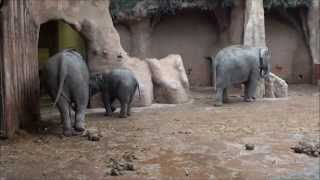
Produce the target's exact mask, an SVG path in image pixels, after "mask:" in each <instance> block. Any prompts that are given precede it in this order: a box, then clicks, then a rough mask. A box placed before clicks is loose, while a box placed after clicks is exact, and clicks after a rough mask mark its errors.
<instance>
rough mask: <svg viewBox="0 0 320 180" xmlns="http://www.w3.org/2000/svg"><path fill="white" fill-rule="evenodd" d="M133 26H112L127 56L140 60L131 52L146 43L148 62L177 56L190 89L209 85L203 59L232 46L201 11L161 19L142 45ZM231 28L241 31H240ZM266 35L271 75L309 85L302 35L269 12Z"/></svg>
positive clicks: (307, 55)
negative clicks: (136, 38) (180, 57)
mask: <svg viewBox="0 0 320 180" xmlns="http://www.w3.org/2000/svg"><path fill="white" fill-rule="evenodd" d="M211 13H212V12H211ZM239 16H240V15H239ZM232 20H233V19H232ZM134 23H138V22H129V23H127V22H122V23H117V24H116V25H115V27H116V29H117V30H118V32H119V35H120V39H121V44H122V46H123V48H124V49H125V50H126V51H127V52H128V53H129V54H130V55H134V56H139V55H137V54H135V53H134V52H133V49H134V48H135V46H141V44H137V43H147V42H143V41H149V43H147V44H149V47H147V52H146V56H147V57H149V58H153V57H155V58H163V57H165V56H167V55H168V54H180V55H181V56H182V59H183V63H184V66H185V69H186V72H187V74H188V78H189V82H190V85H191V86H210V85H212V82H211V78H210V77H211V76H210V71H211V67H210V64H209V62H208V61H207V60H205V59H204V56H208V55H215V54H216V53H217V51H218V50H219V49H221V48H223V47H225V46H227V45H230V44H231V42H232V41H231V40H230V39H231V37H230V36H229V35H228V34H227V36H229V37H223V36H225V35H226V34H222V33H220V32H219V27H218V24H217V22H216V20H215V18H214V16H212V15H210V12H204V11H200V10H199V11H198V10H183V11H180V12H178V13H177V14H176V15H174V16H163V17H161V19H160V21H159V22H157V24H156V25H155V26H154V27H150V28H151V34H150V36H149V39H143V40H142V41H141V40H140V41H133V36H134V32H132V24H134ZM233 23H235V22H233ZM232 28H237V29H239V31H241V28H242V27H232ZM233 31H234V29H233ZM265 32H266V35H265V37H266V43H267V46H268V47H269V48H270V49H271V52H272V60H271V64H272V72H274V74H276V75H278V76H280V77H281V78H283V79H284V80H286V81H287V82H289V83H311V82H312V58H311V56H310V52H309V49H308V44H307V43H306V41H305V39H304V34H303V31H302V30H299V29H297V28H294V27H293V26H292V25H290V23H289V22H287V20H285V19H283V18H280V17H278V16H277V14H276V13H272V12H271V13H266V15H265ZM147 33H149V32H145V34H147ZM140 58H143V57H140Z"/></svg>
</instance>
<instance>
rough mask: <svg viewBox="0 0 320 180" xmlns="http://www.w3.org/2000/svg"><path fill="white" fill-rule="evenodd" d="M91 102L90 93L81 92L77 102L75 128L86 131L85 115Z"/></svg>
mask: <svg viewBox="0 0 320 180" xmlns="http://www.w3.org/2000/svg"><path fill="white" fill-rule="evenodd" d="M88 102H89V94H80V95H79V98H78V99H77V102H76V108H75V116H76V118H75V126H74V127H75V130H76V131H80V132H82V131H84V130H85V116H86V109H87V104H88Z"/></svg>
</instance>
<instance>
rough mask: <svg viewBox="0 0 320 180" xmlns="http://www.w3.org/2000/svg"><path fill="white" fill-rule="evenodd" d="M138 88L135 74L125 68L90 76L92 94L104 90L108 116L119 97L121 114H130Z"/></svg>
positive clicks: (103, 98) (124, 116)
mask: <svg viewBox="0 0 320 180" xmlns="http://www.w3.org/2000/svg"><path fill="white" fill-rule="evenodd" d="M137 88H138V91H139V96H140V89H139V84H138V81H137V79H136V78H135V76H134V74H133V73H132V72H131V71H130V70H128V69H124V68H118V69H113V70H112V71H110V72H109V73H101V74H94V75H91V77H90V96H93V95H94V94H96V93H98V92H102V101H103V103H104V106H105V109H106V114H105V115H106V116H110V115H111V114H112V112H113V111H114V110H115V108H114V107H113V106H112V103H113V102H114V100H116V99H118V100H119V101H120V104H121V110H120V116H119V117H121V118H126V117H127V116H130V109H131V102H132V99H133V96H134V94H135V92H136V89H137Z"/></svg>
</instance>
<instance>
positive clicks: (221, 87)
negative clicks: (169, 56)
mask: <svg viewBox="0 0 320 180" xmlns="http://www.w3.org/2000/svg"><path fill="white" fill-rule="evenodd" d="M207 58H208V59H211V61H212V60H213V57H207ZM212 65H213V69H214V72H213V79H215V89H216V99H215V104H214V105H215V106H221V105H222V104H223V102H227V101H228V94H227V88H228V87H230V86H231V85H233V84H240V83H241V84H244V85H245V92H244V100H245V101H247V102H251V101H253V100H255V93H256V88H257V83H258V80H259V79H260V78H266V77H268V75H269V72H270V52H269V50H268V48H266V47H250V46H244V45H233V46H228V47H226V48H223V49H222V50H220V51H219V52H218V53H217V55H216V56H215V58H214V63H212Z"/></svg>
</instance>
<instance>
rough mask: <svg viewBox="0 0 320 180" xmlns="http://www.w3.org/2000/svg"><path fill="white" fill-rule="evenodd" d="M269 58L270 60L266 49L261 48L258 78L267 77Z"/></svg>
mask: <svg viewBox="0 0 320 180" xmlns="http://www.w3.org/2000/svg"><path fill="white" fill-rule="evenodd" d="M270 58H271V54H270V52H269V50H268V48H266V47H263V48H260V49H259V69H260V76H261V77H262V78H266V77H268V76H269V73H270Z"/></svg>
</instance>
